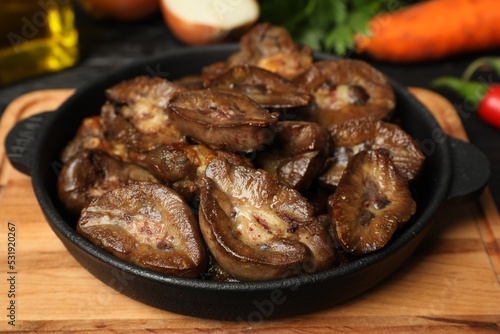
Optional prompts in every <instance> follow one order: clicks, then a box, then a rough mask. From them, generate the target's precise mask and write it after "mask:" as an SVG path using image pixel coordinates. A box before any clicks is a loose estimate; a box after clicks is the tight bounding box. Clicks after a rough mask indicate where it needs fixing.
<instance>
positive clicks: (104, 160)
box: [57, 150, 156, 214]
mask: <svg viewBox="0 0 500 334" xmlns="http://www.w3.org/2000/svg"><path fill="white" fill-rule="evenodd" d="M134 181H150V182H156V179H155V177H154V176H153V175H151V173H149V172H148V171H147V170H146V169H144V168H142V167H140V166H137V165H135V164H132V163H126V162H123V161H120V160H118V159H116V158H113V157H112V156H110V155H109V154H108V153H106V152H104V151H101V150H84V151H82V152H80V153H77V154H75V155H73V156H72V157H71V158H70V159H69V160H68V161H67V162H66V163H65V164H64V167H63V168H62V170H61V173H60V174H59V178H58V183H57V189H58V193H59V198H60V200H61V202H62V203H63V204H64V206H65V207H66V208H67V209H68V210H70V211H71V212H73V213H75V214H79V213H80V212H81V210H82V209H83V208H84V207H85V206H87V205H88V204H89V203H90V202H91V201H92V200H93V199H95V198H99V197H101V196H102V195H103V194H105V193H106V192H108V191H110V190H111V189H114V188H116V187H119V186H121V185H124V184H127V183H130V182H134Z"/></svg>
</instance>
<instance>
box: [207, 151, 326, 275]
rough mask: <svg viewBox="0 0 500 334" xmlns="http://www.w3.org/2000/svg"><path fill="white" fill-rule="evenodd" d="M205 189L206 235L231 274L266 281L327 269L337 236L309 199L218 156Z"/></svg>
mask: <svg viewBox="0 0 500 334" xmlns="http://www.w3.org/2000/svg"><path fill="white" fill-rule="evenodd" d="M205 183H206V185H205V187H203V188H202V189H201V195H200V210H199V221H200V227H201V231H202V235H203V237H204V239H205V242H206V243H207V246H208V248H209V250H210V252H211V253H212V254H213V256H214V257H215V259H216V260H217V262H218V263H219V264H220V266H222V267H223V268H224V269H225V270H226V271H227V272H228V273H229V274H230V275H231V276H233V277H235V278H237V279H242V280H266V279H277V278H284V277H287V276H293V275H298V274H300V273H309V272H315V271H320V270H324V269H326V268H328V267H329V266H330V265H331V264H332V262H333V261H334V258H335V254H334V248H333V243H332V240H331V238H330V236H329V234H328V233H327V232H326V230H325V228H324V226H323V225H321V224H320V223H319V222H318V221H317V220H316V219H315V218H314V215H313V210H312V208H311V207H310V205H309V203H307V201H306V200H305V199H304V198H303V197H302V196H301V195H300V194H299V193H298V192H297V191H295V190H293V189H290V188H287V187H286V186H284V185H283V184H281V183H279V182H278V181H277V180H276V179H275V178H273V177H272V176H271V175H270V174H268V173H267V172H265V171H263V170H257V169H252V168H247V167H242V166H234V165H231V164H229V163H228V162H227V161H226V160H224V159H222V158H215V159H213V160H212V161H211V162H210V163H209V165H208V166H207V169H206V178H205Z"/></svg>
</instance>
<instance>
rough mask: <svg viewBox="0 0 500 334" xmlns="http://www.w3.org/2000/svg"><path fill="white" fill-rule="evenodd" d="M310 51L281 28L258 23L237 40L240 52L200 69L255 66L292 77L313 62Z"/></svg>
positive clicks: (211, 72)
mask: <svg viewBox="0 0 500 334" xmlns="http://www.w3.org/2000/svg"><path fill="white" fill-rule="evenodd" d="M312 62H313V58H312V51H311V49H310V48H308V47H305V46H298V45H297V44H295V42H294V41H293V39H292V37H291V36H290V33H289V32H288V31H287V30H286V29H285V28H283V27H279V26H274V25H271V24H270V23H267V22H266V23H260V24H257V25H255V26H254V27H253V28H252V29H250V30H249V31H248V32H247V33H246V34H245V35H243V36H242V38H241V40H240V51H239V52H236V53H234V54H232V55H231V56H230V57H229V58H228V59H227V60H226V61H225V62H219V63H214V64H212V65H210V66H207V67H205V68H204V69H203V71H202V73H203V76H204V77H205V78H206V77H212V76H214V75H219V74H220V73H222V72H224V71H226V70H227V69H229V68H231V67H233V66H237V65H245V64H248V65H254V66H257V67H260V68H263V69H266V70H268V71H271V72H274V73H277V74H279V75H280V76H282V77H285V78H287V79H293V78H295V77H296V76H298V75H299V74H301V73H302V72H304V71H306V70H307V69H308V68H309V67H310V66H311V64H312Z"/></svg>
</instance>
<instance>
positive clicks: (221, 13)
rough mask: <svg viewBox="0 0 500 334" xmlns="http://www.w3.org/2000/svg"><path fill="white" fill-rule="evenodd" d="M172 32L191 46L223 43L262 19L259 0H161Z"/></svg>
mask: <svg viewBox="0 0 500 334" xmlns="http://www.w3.org/2000/svg"><path fill="white" fill-rule="evenodd" d="M160 8H161V10H162V13H163V17H164V18H165V22H166V23H167V25H168V26H169V28H170V30H171V31H172V33H173V34H174V35H175V36H176V37H177V38H178V39H179V40H181V41H182V42H184V43H186V44H189V45H203V44H211V43H217V42H221V41H223V40H224V39H226V38H227V37H229V36H233V35H238V33H239V32H243V31H244V30H245V29H246V28H249V27H250V26H252V25H253V24H254V23H255V22H256V21H257V20H258V18H259V15H260V6H259V4H258V2H257V0H160Z"/></svg>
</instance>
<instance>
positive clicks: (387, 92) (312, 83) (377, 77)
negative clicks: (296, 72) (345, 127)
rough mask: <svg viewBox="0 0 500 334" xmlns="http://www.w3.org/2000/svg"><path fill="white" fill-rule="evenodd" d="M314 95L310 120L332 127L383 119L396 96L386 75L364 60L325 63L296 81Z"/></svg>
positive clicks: (321, 63)
mask: <svg viewBox="0 0 500 334" xmlns="http://www.w3.org/2000/svg"><path fill="white" fill-rule="evenodd" d="M296 82H298V83H300V84H302V85H303V86H304V87H306V90H307V91H308V92H309V93H310V94H312V96H313V102H312V105H311V110H310V117H311V119H312V120H314V121H316V122H318V123H319V124H321V125H323V126H325V127H328V126H330V125H333V124H336V123H339V122H342V121H345V120H348V119H352V118H359V117H367V116H370V117H373V118H377V119H384V118H386V117H388V116H389V115H390V114H391V113H392V111H393V109H394V107H395V105H396V102H395V95H394V92H393V90H392V87H391V85H390V84H389V82H388V80H387V78H386V77H385V75H384V74H382V73H381V72H379V71H378V70H377V69H375V68H374V67H372V66H371V65H369V64H368V63H366V62H364V61H361V60H353V59H341V60H324V61H318V62H316V63H314V64H313V65H312V66H311V68H310V69H309V70H308V71H307V72H305V73H303V74H302V75H300V76H299V77H297V78H296Z"/></svg>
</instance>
